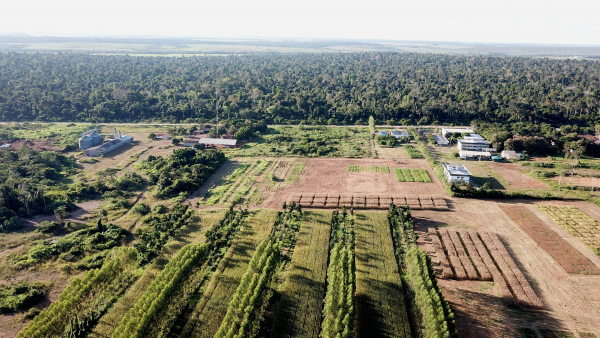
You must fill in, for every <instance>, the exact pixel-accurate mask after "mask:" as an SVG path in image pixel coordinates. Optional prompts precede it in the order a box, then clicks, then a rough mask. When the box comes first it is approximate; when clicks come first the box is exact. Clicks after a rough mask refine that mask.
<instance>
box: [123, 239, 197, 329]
mask: <svg viewBox="0 0 600 338" xmlns="http://www.w3.org/2000/svg"><path fill="white" fill-rule="evenodd" d="M207 248H208V245H206V244H201V245H199V244H188V245H186V246H184V247H183V248H182V249H181V250H180V251H179V253H178V254H177V256H175V257H174V258H173V259H172V260H170V261H169V263H167V265H166V266H165V268H164V269H163V270H162V271H161V272H160V274H159V275H158V276H157V277H156V279H155V280H154V281H152V284H150V286H149V287H148V289H147V290H146V291H145V292H144V294H143V295H142V297H141V298H140V299H139V301H138V302H137V304H136V305H135V306H134V307H133V308H131V309H130V310H129V312H127V314H126V315H125V317H123V319H122V320H121V323H120V324H119V326H118V327H117V329H116V330H115V332H114V333H113V335H112V337H146V336H148V333H149V331H150V330H151V329H152V327H153V323H154V321H155V319H156V318H157V317H158V315H159V314H160V312H161V311H162V310H163V309H164V308H165V306H167V304H168V303H169V302H170V301H171V299H172V297H173V296H174V295H175V294H176V292H177V290H178V289H179V287H180V286H181V284H182V282H183V281H185V279H187V277H188V276H189V275H190V273H191V272H192V270H193V269H194V267H196V266H199V265H202V263H203V262H204V260H205V259H206V258H207V253H208V250H207Z"/></svg>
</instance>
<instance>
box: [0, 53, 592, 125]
mask: <svg viewBox="0 0 600 338" xmlns="http://www.w3.org/2000/svg"><path fill="white" fill-rule="evenodd" d="M599 78H600V64H599V63H598V62H595V61H587V60H554V59H535V58H521V57H488V56H453V55H435V54H402V53H361V54H290V55H246V56H227V57H185V58H169V57H133V56H102V55H83V54H21V53H4V54H0V119H1V120H2V121H32V120H36V121H90V122H95V121H98V122H112V121H116V122H135V121H163V122H182V121H188V122H204V121H208V120H211V119H213V118H214V116H215V109H216V106H217V105H218V106H219V112H220V113H221V116H222V117H223V118H237V119H262V120H264V121H266V122H267V123H278V124H281V123H285V124H287V123H290V124H293V123H299V122H301V121H305V122H306V123H315V124H325V123H329V124H352V123H357V122H358V123H366V121H367V118H368V117H369V116H370V115H372V116H374V117H375V118H376V119H377V121H378V122H379V123H383V122H391V123H400V124H417V123H418V124H435V123H448V124H449V123H453V124H470V123H471V121H473V120H483V121H488V122H518V121H522V122H534V123H541V122H545V123H549V124H551V125H552V126H560V125H565V124H570V125H579V126H594V125H596V124H598V123H600V117H599V116H598V110H599V107H600V104H599V100H600V90H599V88H600V86H599V85H600V80H599ZM217 99H218V103H217Z"/></svg>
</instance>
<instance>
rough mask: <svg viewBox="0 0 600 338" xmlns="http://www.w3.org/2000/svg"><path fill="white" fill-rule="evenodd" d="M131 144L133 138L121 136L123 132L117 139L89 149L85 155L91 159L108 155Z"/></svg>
mask: <svg viewBox="0 0 600 338" xmlns="http://www.w3.org/2000/svg"><path fill="white" fill-rule="evenodd" d="M131 142H133V136H130V135H121V132H119V134H117V135H116V138H115V139H113V140H110V141H108V142H105V143H103V144H102V145H99V146H96V147H91V148H88V149H86V150H85V154H86V155H87V156H91V157H98V156H102V155H106V154H108V153H110V152H111V151H113V150H115V149H118V148H121V147H122V146H124V145H126V144H128V143H131Z"/></svg>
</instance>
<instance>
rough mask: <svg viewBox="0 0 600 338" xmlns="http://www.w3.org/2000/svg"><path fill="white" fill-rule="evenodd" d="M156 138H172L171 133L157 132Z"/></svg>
mask: <svg viewBox="0 0 600 338" xmlns="http://www.w3.org/2000/svg"><path fill="white" fill-rule="evenodd" d="M156 139H157V140H170V139H171V135H169V134H156Z"/></svg>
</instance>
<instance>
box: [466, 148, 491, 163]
mask: <svg viewBox="0 0 600 338" xmlns="http://www.w3.org/2000/svg"><path fill="white" fill-rule="evenodd" d="M458 155H459V156H460V159H461V160H478V161H482V160H489V159H490V158H491V157H492V154H490V152H489V151H469V150H461V151H459V152H458Z"/></svg>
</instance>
